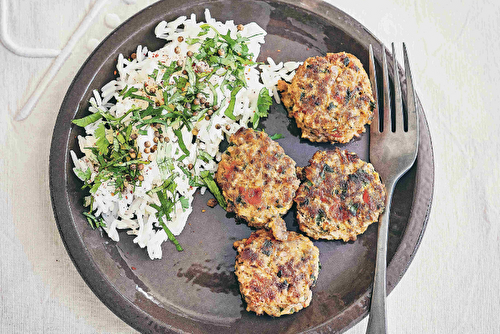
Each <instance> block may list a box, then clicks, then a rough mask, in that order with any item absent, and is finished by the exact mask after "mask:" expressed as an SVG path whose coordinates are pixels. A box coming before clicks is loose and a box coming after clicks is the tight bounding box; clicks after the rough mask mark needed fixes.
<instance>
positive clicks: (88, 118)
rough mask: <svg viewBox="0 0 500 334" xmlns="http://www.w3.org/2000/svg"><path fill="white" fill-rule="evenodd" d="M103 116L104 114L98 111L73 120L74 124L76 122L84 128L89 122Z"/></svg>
mask: <svg viewBox="0 0 500 334" xmlns="http://www.w3.org/2000/svg"><path fill="white" fill-rule="evenodd" d="M101 118H102V115H101V114H100V113H98V112H97V113H95V114H91V115H88V116H85V117H82V118H79V119H74V120H72V121H71V122H72V123H73V124H76V125H78V126H80V127H82V128H83V127H86V126H87V125H89V124H92V123H94V122H97V121H98V120H100V119H101Z"/></svg>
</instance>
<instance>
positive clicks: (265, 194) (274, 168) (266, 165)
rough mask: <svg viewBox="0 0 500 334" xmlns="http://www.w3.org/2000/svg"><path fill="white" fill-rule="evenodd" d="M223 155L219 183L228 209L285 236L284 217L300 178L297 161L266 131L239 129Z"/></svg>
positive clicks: (280, 237) (250, 221)
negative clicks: (298, 176) (297, 173)
mask: <svg viewBox="0 0 500 334" xmlns="http://www.w3.org/2000/svg"><path fill="white" fill-rule="evenodd" d="M229 142H230V145H231V146H230V147H228V149H227V150H226V152H224V154H223V155H222V159H221V161H220V162H219V166H218V169H217V175H216V179H217V183H218V184H219V185H220V187H221V188H222V193H223V195H224V197H225V198H226V200H227V202H228V206H227V211H229V212H235V213H236V215H238V216H239V217H241V218H244V219H245V220H246V221H247V222H248V225H250V226H254V227H257V228H261V227H265V228H270V229H272V230H273V232H274V233H275V236H276V237H277V238H279V239H285V238H286V226H285V222H284V221H283V219H281V216H282V215H283V214H285V213H286V212H287V211H288V210H289V209H290V207H291V206H292V204H293V198H294V197H295V191H296V190H297V188H298V187H299V184H300V181H299V179H298V178H297V175H296V172H295V161H293V160H292V159H291V158H290V157H289V156H287V155H286V154H285V152H284V151H283V148H282V147H281V146H280V145H279V144H278V143H277V142H275V141H273V140H272V139H270V138H269V136H268V135H267V134H266V133H264V132H259V131H254V130H252V129H245V128H241V129H239V130H238V131H237V132H236V133H235V134H234V135H232V136H231V138H230V140H229Z"/></svg>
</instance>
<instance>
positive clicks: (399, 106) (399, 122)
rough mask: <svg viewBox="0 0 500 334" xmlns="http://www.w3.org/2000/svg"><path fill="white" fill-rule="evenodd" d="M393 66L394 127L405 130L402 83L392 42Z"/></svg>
mask: <svg viewBox="0 0 500 334" xmlns="http://www.w3.org/2000/svg"><path fill="white" fill-rule="evenodd" d="M392 68H393V71H394V74H393V79H394V107H395V110H394V114H395V115H394V120H395V123H394V125H393V127H392V128H393V129H395V130H396V131H404V130H405V128H404V118H403V100H402V98H401V83H400V81H399V67H398V62H397V60H396V50H395V48H394V43H392Z"/></svg>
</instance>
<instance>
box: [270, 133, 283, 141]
mask: <svg viewBox="0 0 500 334" xmlns="http://www.w3.org/2000/svg"><path fill="white" fill-rule="evenodd" d="M270 138H271V139H272V140H276V139H281V138H285V136H283V135H282V134H281V133H275V134H274V135H272V136H271V137H270Z"/></svg>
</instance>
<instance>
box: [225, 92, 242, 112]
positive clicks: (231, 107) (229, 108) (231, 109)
mask: <svg viewBox="0 0 500 334" xmlns="http://www.w3.org/2000/svg"><path fill="white" fill-rule="evenodd" d="M241 88H243V87H241V86H238V87H236V88H235V89H233V91H232V92H231V101H229V105H228V106H227V108H226V111H225V112H224V114H225V115H226V116H227V117H229V118H230V119H232V120H233V121H235V120H236V116H234V114H233V112H234V106H235V104H236V94H238V92H239V91H240V89H241Z"/></svg>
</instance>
